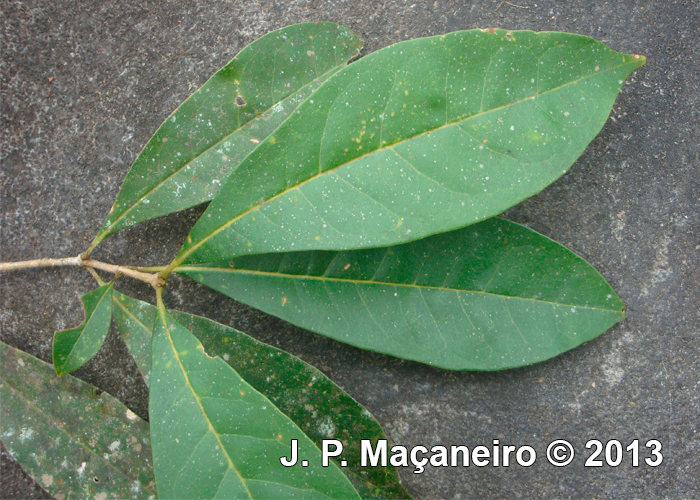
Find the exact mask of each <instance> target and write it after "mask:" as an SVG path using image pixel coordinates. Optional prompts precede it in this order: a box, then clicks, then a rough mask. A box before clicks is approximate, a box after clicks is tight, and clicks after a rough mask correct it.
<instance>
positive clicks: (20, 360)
mask: <svg viewBox="0 0 700 500" xmlns="http://www.w3.org/2000/svg"><path fill="white" fill-rule="evenodd" d="M17 364H18V365H19V366H24V360H23V359H22V358H19V359H18V360H17Z"/></svg>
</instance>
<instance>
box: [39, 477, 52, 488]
mask: <svg viewBox="0 0 700 500" xmlns="http://www.w3.org/2000/svg"><path fill="white" fill-rule="evenodd" d="M41 483H42V484H43V485H44V487H45V488H48V487H49V486H51V485H52V484H53V476H52V475H51V474H42V476H41Z"/></svg>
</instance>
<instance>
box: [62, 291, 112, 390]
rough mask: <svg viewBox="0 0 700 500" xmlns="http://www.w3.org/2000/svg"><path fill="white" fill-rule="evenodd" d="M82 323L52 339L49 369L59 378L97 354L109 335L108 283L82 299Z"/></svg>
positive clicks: (110, 303) (110, 298)
mask: <svg viewBox="0 0 700 500" xmlns="http://www.w3.org/2000/svg"><path fill="white" fill-rule="evenodd" d="M80 300H81V301H82V303H83V307H84V308H85V321H83V322H82V323H81V324H80V326H78V327H77V328H71V329H70V330H61V331H60V332H56V333H54V335H53V365H54V366H55V367H56V373H57V374H58V376H59V377H60V376H61V375H65V374H66V373H70V372H72V371H73V370H77V369H78V368H80V367H81V366H83V365H84V364H85V363H87V362H88V361H90V359H92V357H93V356H94V355H95V354H97V351H99V350H100V347H102V344H103V343H104V341H105V338H106V337H107V333H108V332H109V323H110V320H111V318H112V283H107V284H105V285H102V286H101V287H99V288H97V289H96V290H93V291H92V292H89V293H86V294H85V295H83V296H82V297H81V298H80Z"/></svg>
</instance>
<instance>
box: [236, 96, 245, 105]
mask: <svg viewBox="0 0 700 500" xmlns="http://www.w3.org/2000/svg"><path fill="white" fill-rule="evenodd" d="M236 106H245V99H243V96H242V95H240V94H239V95H237V96H236Z"/></svg>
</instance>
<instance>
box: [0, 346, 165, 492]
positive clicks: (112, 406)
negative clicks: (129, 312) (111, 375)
mask: <svg viewBox="0 0 700 500" xmlns="http://www.w3.org/2000/svg"><path fill="white" fill-rule="evenodd" d="M0 399H2V405H1V408H0V411H1V414H0V415H1V417H0V433H1V436H2V441H3V443H4V444H5V447H6V448H7V449H8V451H9V452H10V454H12V456H13V458H14V459H15V460H17V462H18V463H19V464H20V465H21V466H22V468H23V469H24V470H25V471H26V472H27V473H28V474H30V475H31V476H32V477H33V478H34V480H35V481H36V482H37V483H39V484H40V485H41V487H42V488H44V489H45V490H46V491H47V492H49V493H50V494H51V495H53V496H54V497H56V498H155V480H154V476H153V466H152V464H151V461H150V460H151V445H150V439H149V432H148V424H147V423H146V422H144V421H143V420H141V419H140V418H139V417H137V416H136V415H135V414H134V413H132V412H131V411H130V410H129V409H128V408H127V407H126V406H124V405H122V404H121V403H120V402H119V401H118V400H116V399H115V398H113V397H112V396H110V395H109V394H107V393H105V392H102V393H100V392H99V391H98V390H97V389H96V388H95V387H93V386H91V385H90V384H87V383H85V382H83V381H81V380H78V379H77V378H74V377H72V376H68V377H63V378H57V377H56V375H55V373H54V371H53V368H52V367H51V365H50V364H48V363H45V362H43V361H41V360H39V359H37V358H35V357H33V356H30V355H29V354H27V353H24V352H22V351H20V350H18V349H14V348H13V347H10V346H8V345H7V344H3V343H2V342H0Z"/></svg>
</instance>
